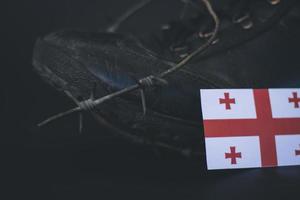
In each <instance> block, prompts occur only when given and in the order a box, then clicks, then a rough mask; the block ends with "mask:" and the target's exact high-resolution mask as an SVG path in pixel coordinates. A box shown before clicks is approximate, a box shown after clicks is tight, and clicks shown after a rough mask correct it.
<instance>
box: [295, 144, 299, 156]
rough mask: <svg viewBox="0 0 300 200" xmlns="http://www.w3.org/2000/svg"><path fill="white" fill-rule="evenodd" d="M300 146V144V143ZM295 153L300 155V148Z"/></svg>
mask: <svg viewBox="0 0 300 200" xmlns="http://www.w3.org/2000/svg"><path fill="white" fill-rule="evenodd" d="M299 146H300V145H299ZM295 154H296V156H299V155H300V150H297V149H296V150H295Z"/></svg>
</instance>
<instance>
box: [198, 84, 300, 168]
mask: <svg viewBox="0 0 300 200" xmlns="http://www.w3.org/2000/svg"><path fill="white" fill-rule="evenodd" d="M200 96H201V107H202V115H203V123H204V135H205V146H206V160H207V168H208V169H229V168H251V167H271V166H286V165H300V89H203V90H200Z"/></svg>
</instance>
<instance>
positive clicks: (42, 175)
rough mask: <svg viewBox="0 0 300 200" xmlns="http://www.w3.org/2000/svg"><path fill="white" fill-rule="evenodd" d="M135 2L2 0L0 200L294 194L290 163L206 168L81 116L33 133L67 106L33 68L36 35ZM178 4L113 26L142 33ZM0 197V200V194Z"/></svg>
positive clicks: (298, 192) (100, 20)
mask: <svg viewBox="0 0 300 200" xmlns="http://www.w3.org/2000/svg"><path fill="white" fill-rule="evenodd" d="M134 2H136V1H135V0H126V1H125V0H98V1H97V0H89V1H83V0H52V1H40V0H27V1H9V2H4V4H5V6H4V7H3V8H4V11H3V12H2V14H3V13H4V14H5V15H4V17H2V19H4V22H3V23H2V27H1V32H2V33H4V36H2V37H1V38H2V40H3V42H2V45H1V49H2V50H1V51H2V52H1V55H2V56H1V61H2V64H1V80H0V81H1V84H0V89H1V90H0V100H1V102H0V117H1V118H0V125H1V129H0V135H1V136H0V139H1V141H0V143H1V149H0V150H1V153H0V155H1V158H0V166H1V168H2V169H1V172H2V173H1V174H2V175H1V181H3V185H5V187H1V192H0V194H1V195H6V197H5V199H9V198H10V199H16V198H25V199H33V198H38V199H120V198H124V199H237V198H241V199H266V198H267V199H290V198H292V197H293V196H295V197H294V198H297V197H298V198H299V196H300V189H299V181H300V169H299V167H282V168H269V169H246V170H228V171H206V170H205V165H204V164H203V162H204V158H200V159H199V160H196V159H186V158H182V157H180V156H178V155H173V154H171V153H167V152H160V153H159V152H157V151H155V149H153V148H151V147H144V146H140V145H137V144H132V143H131V142H130V141H127V140H124V139H122V138H118V137H115V136H114V134H113V133H111V132H110V131H109V130H106V129H105V128H103V127H99V126H98V125H97V124H96V123H95V122H94V121H93V120H92V119H91V118H89V117H88V116H86V119H85V127H84V134H83V135H80V136H75V137H70V136H71V135H72V134H76V133H77V124H78V123H77V121H76V116H73V117H68V118H64V119H61V120H59V121H57V122H54V123H53V124H51V125H49V126H47V127H45V128H43V129H42V130H39V129H37V128H36V126H35V125H36V123H37V122H39V121H40V120H42V119H44V118H46V117H47V116H49V115H51V114H55V113H57V112H60V111H62V110H65V109H66V108H70V107H71V106H72V105H73V104H72V102H71V101H70V100H68V99H67V98H65V97H64V96H63V95H61V94H59V93H57V92H56V91H55V90H53V89H52V88H51V87H49V86H48V85H46V84H45V83H43V82H42V81H41V80H40V79H39V77H38V76H37V75H36V74H35V73H34V72H33V71H32V65H31V57H32V50H33V45H34V42H35V40H36V39H37V38H38V37H41V36H43V35H45V34H47V33H49V32H52V31H55V30H59V29H65V28H76V29H85V30H91V31H97V30H103V29H104V28H105V27H106V26H107V25H108V24H110V23H111V21H112V20H113V19H115V17H116V16H118V14H119V13H120V12H122V11H124V10H125V9H126V8H127V7H128V6H129V5H131V4H132V3H134ZM181 5H182V4H181V3H180V2H179V1H176V2H175V1H174V0H165V1H156V2H155V3H153V4H151V5H149V6H147V8H145V10H143V11H142V12H141V13H142V15H138V16H136V17H133V18H132V19H131V20H130V21H128V22H126V23H125V24H124V26H122V28H121V30H120V31H121V32H130V33H133V34H142V35H147V34H148V33H149V32H157V31H159V27H160V25H161V24H162V23H164V22H167V21H168V20H169V19H171V18H176V17H178V10H179V8H180V6H181ZM3 199H4V198H3Z"/></svg>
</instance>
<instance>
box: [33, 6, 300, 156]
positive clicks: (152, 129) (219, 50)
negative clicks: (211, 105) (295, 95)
mask: <svg viewBox="0 0 300 200" xmlns="http://www.w3.org/2000/svg"><path fill="white" fill-rule="evenodd" d="M284 6H285V5H284ZM298 6H299V4H298ZM286 9H287V8H284V11H281V13H280V15H279V16H277V15H276V16H274V18H276V19H277V20H274V19H273V18H272V17H270V19H269V20H270V21H271V22H272V23H271V22H270V21H267V22H265V23H266V24H265V26H264V24H260V25H259V26H258V27H257V29H259V30H257V31H255V30H256V29H255V27H254V28H253V30H251V31H250V32H247V31H246V30H242V31H241V30H240V31H236V29H237V27H233V30H232V29H230V27H229V28H228V30H224V33H223V32H221V33H220V38H219V41H218V43H217V44H216V45H215V46H212V47H211V48H210V49H209V51H208V52H207V53H206V54H203V55H199V56H198V57H197V58H195V59H193V60H192V62H191V63H189V64H188V65H187V66H186V67H185V68H184V69H182V70H180V71H178V72H176V73H174V74H172V75H171V76H169V77H167V78H166V79H167V81H168V83H169V84H168V86H166V87H155V88H149V89H147V90H146V100H147V108H148V113H147V115H146V116H142V108H141V100H140V96H139V92H138V91H136V92H132V93H128V94H126V95H124V96H122V97H118V98H116V99H114V100H112V101H109V102H107V103H105V104H103V105H101V106H99V109H98V110H97V111H98V113H99V114H100V115H101V116H103V118H105V119H107V120H108V121H109V122H110V123H112V124H114V125H116V126H118V127H120V129H122V130H126V131H128V132H130V133H132V134H135V135H138V136H141V137H146V138H150V139H152V140H159V141H164V142H166V143H171V144H172V145H175V146H181V147H182V148H186V147H189V148H191V149H192V151H200V149H201V148H200V147H199V144H197V143H198V141H199V140H201V137H202V131H203V130H202V125H201V108H200V97H199V90H200V89H202V88H244V87H248V88H269V87H299V85H300V84H299V78H298V74H299V72H300V69H299V66H298V63H299V59H298V57H299V45H300V39H299V31H300V28H299V16H298V15H296V14H295V11H293V10H290V11H289V12H287V10H286ZM294 9H297V7H295V8H294ZM283 14H286V15H285V16H282V15H283ZM281 17H283V18H281ZM231 28H232V27H231ZM243 32H244V33H243ZM237 33H239V34H244V35H243V36H240V35H236V34H237ZM241 38H242V39H241ZM162 57H163V55H157V54H156V53H155V52H152V51H151V50H149V49H148V48H147V47H145V46H144V45H143V44H142V43H141V42H140V41H139V40H138V39H136V38H134V37H132V36H124V35H120V34H108V33H89V32H80V31H59V32H55V33H52V34H50V35H47V36H45V37H44V38H41V39H40V40H38V41H37V43H36V46H35V51H34V64H35V68H36V69H37V70H38V71H39V72H40V73H41V74H42V76H43V77H45V78H46V79H48V81H49V76H52V75H49V74H48V75H45V74H47V73H45V70H43V68H49V69H50V71H51V73H53V76H55V77H56V76H57V77H58V78H59V79H61V80H63V81H64V82H65V83H66V84H64V85H63V86H62V85H60V84H58V85H60V86H59V88H61V89H62V90H66V89H67V90H69V91H71V92H72V93H73V94H76V96H81V97H82V98H83V99H87V98H88V97H89V94H90V91H91V90H92V85H93V83H97V92H96V96H97V97H101V96H104V95H106V94H109V93H111V92H113V91H117V90H120V89H122V88H125V87H128V86H129V85H132V84H135V83H137V81H138V80H139V79H140V78H143V77H145V76H148V75H151V74H154V75H155V74H157V73H160V72H162V71H164V70H166V69H168V68H170V67H171V66H173V65H174V63H175V62H176V61H175V60H166V59H163V58H162ZM43 74H44V75H43ZM58 78H55V80H57V79H58ZM53 80H54V79H53ZM50 82H51V81H50ZM52 82H53V81H52ZM54 82H56V81H54ZM196 141H197V142H196Z"/></svg>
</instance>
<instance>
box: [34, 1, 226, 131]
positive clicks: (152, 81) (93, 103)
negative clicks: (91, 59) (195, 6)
mask: <svg viewBox="0 0 300 200" xmlns="http://www.w3.org/2000/svg"><path fill="white" fill-rule="evenodd" d="M201 1H202V2H203V4H204V5H205V7H206V9H207V11H208V13H209V14H210V15H211V17H212V18H213V20H214V23H215V26H214V30H213V32H212V35H211V37H210V38H209V39H208V40H207V41H206V42H205V43H204V44H203V45H202V46H200V47H199V48H198V49H196V50H195V51H194V52H192V53H191V54H189V55H187V56H186V57H184V58H183V59H182V60H181V61H180V62H179V63H178V64H176V65H174V66H173V67H171V68H170V69H168V70H166V71H163V72H162V73H160V74H158V75H157V76H154V75H149V76H147V77H144V78H142V79H140V80H139V81H138V83H137V84H134V85H131V86H128V87H126V88H124V89H121V90H119V91H116V92H113V93H111V94H108V95H106V96H104V97H101V98H99V99H96V100H94V99H92V98H90V99H87V100H84V101H81V102H78V101H77V99H76V98H74V97H72V95H70V93H69V94H67V95H68V96H69V97H70V98H72V99H73V101H74V102H75V103H76V104H77V107H75V108H72V109H70V110H68V111H65V112H61V113H59V114H57V115H54V116H52V117H49V118H48V119H46V120H44V121H42V122H41V123H39V124H38V126H39V127H41V126H44V125H46V124H48V123H50V122H52V121H54V120H57V119H59V118H62V117H64V116H67V115H70V114H72V113H76V112H81V111H84V110H90V111H92V110H93V109H95V108H96V107H97V106H98V105H100V104H102V103H104V102H106V101H108V100H111V99H113V98H115V97H118V96H121V95H123V94H125V93H129V92H132V91H135V90H138V89H140V91H141V98H142V104H143V112H144V114H145V113H146V100H145V94H144V88H145V87H152V86H155V85H165V84H167V81H166V80H164V77H166V76H168V75H170V74H172V73H174V72H176V71H178V70H179V69H181V68H182V67H184V66H185V65H186V64H187V63H188V62H189V61H190V60H191V59H192V58H193V57H194V56H195V55H197V54H199V53H201V52H203V51H205V50H206V49H207V48H208V47H209V46H210V45H211V44H212V43H213V41H214V40H215V39H216V36H217V34H218V31H219V27H220V21H219V18H218V16H217V14H216V13H215V11H214V9H213V7H212V5H211V3H210V1H209V0H201Z"/></svg>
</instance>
